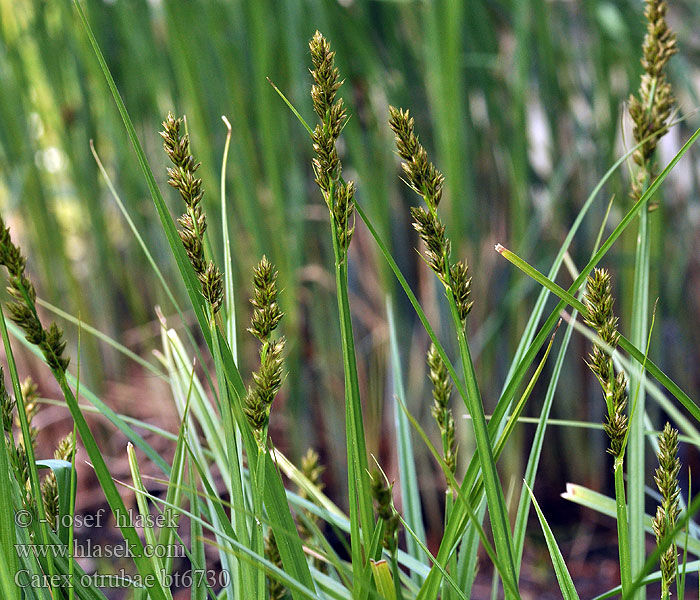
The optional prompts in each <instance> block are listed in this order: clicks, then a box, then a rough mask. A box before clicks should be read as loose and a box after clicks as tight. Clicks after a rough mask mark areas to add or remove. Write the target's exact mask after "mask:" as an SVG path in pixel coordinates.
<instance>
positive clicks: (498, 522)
mask: <svg viewBox="0 0 700 600" xmlns="http://www.w3.org/2000/svg"><path fill="white" fill-rule="evenodd" d="M389 114H390V120H389V125H390V126H391V129H392V130H393V132H394V134H395V136H396V148H397V151H398V154H399V156H400V157H401V158H402V159H403V163H402V165H401V166H402V168H403V171H404V174H405V176H406V183H407V184H408V186H409V187H410V188H411V189H413V190H414V191H415V192H416V193H417V194H419V195H420V196H421V197H422V198H423V201H424V202H425V205H426V207H427V210H426V208H423V207H413V208H411V215H412V217H413V227H414V228H415V230H416V231H417V232H418V235H419V236H420V238H421V239H422V240H423V242H424V244H425V248H424V252H423V256H424V258H425V260H426V262H427V264H428V266H429V267H430V268H431V269H432V270H433V271H434V272H435V274H436V275H437V277H438V279H439V280H440V282H441V283H442V284H443V286H444V288H445V293H446V295H447V300H448V304H449V307H450V312H451V315H452V320H453V323H454V326H455V330H456V333H457V343H458V347H459V353H460V359H461V362H462V368H463V372H464V380H465V384H466V386H465V387H466V392H467V393H466V395H465V397H464V401H465V404H466V406H467V410H468V411H469V413H470V414H471V417H472V419H471V423H472V427H473V428H474V437H475V441H476V447H477V451H478V455H479V462H480V463H481V467H482V472H483V477H484V487H485V491H486V500H487V504H488V508H489V512H490V517H491V527H492V530H493V534H494V541H495V545H496V551H497V552H498V554H499V555H500V556H502V557H503V559H504V563H505V565H506V569H505V570H504V572H503V573H502V576H503V577H505V578H507V579H508V580H509V582H510V583H511V585H512V588H513V589H517V586H518V584H517V575H516V569H515V563H514V561H513V539H512V534H511V531H510V526H509V524H508V517H507V512H506V506H505V497H504V495H503V488H502V486H501V483H500V480H499V478H498V473H497V471H496V463H495V459H494V454H493V447H492V445H491V439H490V436H489V433H488V427H487V424H486V417H485V414H484V405H483V402H482V399H481V392H480V391H479V384H478V382H477V379H476V370H475V369H474V363H473V361H472V358H471V353H470V350H469V344H468V342H467V335H466V319H467V315H468V314H469V312H470V311H471V308H472V302H471V300H470V294H471V278H470V277H469V276H468V269H467V264H466V262H463V261H458V262H455V263H452V262H451V260H450V253H451V244H450V240H449V239H448V238H447V236H446V234H445V225H444V224H443V223H442V221H441V220H440V218H439V216H438V213H437V209H438V206H439V204H440V200H441V198H442V188H443V184H444V181H445V178H444V177H443V175H442V173H440V171H439V170H438V169H437V168H436V167H435V166H434V165H433V163H431V162H430V160H429V159H428V154H427V152H426V150H425V148H424V147H423V146H422V145H421V143H420V142H419V141H418V136H417V135H416V133H415V130H414V120H413V118H412V117H411V116H410V115H409V112H408V111H407V110H401V109H397V108H394V107H390V108H389Z"/></svg>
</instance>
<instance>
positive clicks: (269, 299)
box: [248, 256, 284, 342]
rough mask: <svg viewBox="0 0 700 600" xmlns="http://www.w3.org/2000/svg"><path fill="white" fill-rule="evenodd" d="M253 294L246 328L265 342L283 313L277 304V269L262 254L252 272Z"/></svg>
mask: <svg viewBox="0 0 700 600" xmlns="http://www.w3.org/2000/svg"><path fill="white" fill-rule="evenodd" d="M253 286H254V296H253V297H252V298H251V299H250V303H251V304H252V305H253V317H252V319H251V327H250V328H249V329H248V331H250V332H251V333H252V334H253V335H254V336H255V337H257V338H258V339H259V340H260V341H261V342H266V341H267V340H268V339H269V338H270V334H271V333H272V332H273V331H274V330H275V329H276V327H277V324H278V323H279V322H280V319H281V318H282V316H283V314H284V313H282V311H281V310H280V307H279V305H278V304H277V271H276V270H275V267H274V266H273V264H272V263H271V262H270V261H269V260H268V259H267V257H266V256H263V257H262V259H261V260H260V262H259V263H258V266H257V267H255V270H254V272H253Z"/></svg>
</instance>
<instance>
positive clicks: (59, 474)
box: [36, 459, 75, 544]
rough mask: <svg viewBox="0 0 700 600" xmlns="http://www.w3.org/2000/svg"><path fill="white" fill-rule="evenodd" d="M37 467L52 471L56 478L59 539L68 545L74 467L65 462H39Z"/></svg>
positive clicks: (72, 500) (53, 460) (54, 460)
mask: <svg viewBox="0 0 700 600" xmlns="http://www.w3.org/2000/svg"><path fill="white" fill-rule="evenodd" d="M36 466H37V467H39V468H44V469H51V471H53V474H54V476H55V477H56V484H57V486H58V517H57V523H58V538H59V539H60V540H61V542H62V543H63V544H68V533H69V531H70V523H71V522H72V520H71V518H70V517H71V507H72V506H73V502H74V501H75V498H74V497H73V494H72V493H71V475H72V472H73V465H71V463H69V462H67V461H65V460H56V459H49V460H38V461H36Z"/></svg>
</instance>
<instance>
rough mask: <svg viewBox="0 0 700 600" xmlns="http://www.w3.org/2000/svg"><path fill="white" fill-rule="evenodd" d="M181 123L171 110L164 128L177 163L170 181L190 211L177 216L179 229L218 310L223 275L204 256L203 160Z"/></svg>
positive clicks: (206, 294) (214, 309)
mask: <svg viewBox="0 0 700 600" xmlns="http://www.w3.org/2000/svg"><path fill="white" fill-rule="evenodd" d="M181 124H182V119H180V118H177V119H176V118H175V117H174V116H173V114H172V113H168V116H167V117H166V119H165V121H163V131H161V132H160V135H161V137H162V138H163V147H164V148H165V153H166V154H167V155H168V158H169V159H170V161H171V162H172V163H173V165H174V166H173V167H169V168H168V176H169V179H168V183H169V184H170V185H171V186H172V187H174V188H175V189H176V190H178V191H179V192H180V196H181V197H182V200H183V202H184V203H185V208H186V211H185V213H184V214H182V215H181V216H180V217H179V218H178V220H177V222H178V223H179V225H180V230H179V231H178V233H179V235H180V240H181V241H182V245H183V247H184V248H185V252H186V253H187V257H188V258H189V260H190V263H191V264H192V268H193V269H194V272H195V274H196V275H197V278H198V279H199V282H200V284H201V286H202V295H203V296H204V298H205V299H206V300H207V302H208V303H209V305H210V306H211V309H212V313H213V314H216V313H218V312H219V310H221V306H222V305H223V301H224V283H223V276H222V275H221V271H219V268H218V267H217V266H216V264H215V263H214V261H207V260H206V258H205V256H204V233H205V232H206V230H207V219H206V215H205V213H204V210H203V209H202V206H201V202H202V198H203V197H204V191H203V190H202V180H201V179H199V178H198V177H197V176H196V175H195V173H196V172H197V169H199V164H200V163H198V162H196V161H195V159H194V157H193V156H192V154H191V153H190V138H189V135H187V134H184V135H180V126H181Z"/></svg>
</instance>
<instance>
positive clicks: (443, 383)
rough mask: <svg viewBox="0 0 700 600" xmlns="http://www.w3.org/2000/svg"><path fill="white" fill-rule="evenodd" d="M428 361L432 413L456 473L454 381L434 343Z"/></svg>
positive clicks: (448, 463) (448, 465) (445, 451)
mask: <svg viewBox="0 0 700 600" xmlns="http://www.w3.org/2000/svg"><path fill="white" fill-rule="evenodd" d="M427 362H428V377H429V378H430V382H431V383H432V386H433V406H432V408H431V413H432V415H433V418H434V419H435V421H436V422H437V425H438V428H439V429H440V437H441V438H442V451H443V458H444V459H445V463H446V464H447V467H448V468H449V469H450V471H451V472H452V474H453V475H454V473H455V469H456V466H457V444H456V442H455V420H454V416H453V414H452V409H450V396H451V395H452V382H451V381H450V376H449V373H448V372H447V367H446V366H445V363H444V362H443V360H442V357H441V356H440V354H439V352H438V351H437V348H436V347H435V345H434V344H430V348H429V350H428V358H427ZM448 486H449V482H448Z"/></svg>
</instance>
